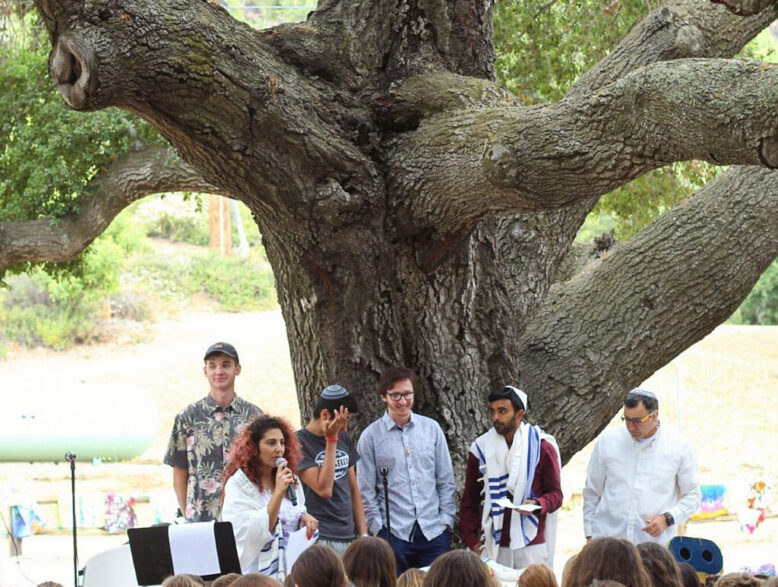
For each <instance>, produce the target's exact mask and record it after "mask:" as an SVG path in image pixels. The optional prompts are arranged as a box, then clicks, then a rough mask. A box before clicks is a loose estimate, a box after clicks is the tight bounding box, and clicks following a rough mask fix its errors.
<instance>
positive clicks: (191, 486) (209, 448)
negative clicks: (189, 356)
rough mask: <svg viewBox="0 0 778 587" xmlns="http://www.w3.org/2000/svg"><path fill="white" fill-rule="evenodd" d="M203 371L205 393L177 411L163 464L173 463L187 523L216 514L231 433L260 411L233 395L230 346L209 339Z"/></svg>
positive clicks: (236, 368)
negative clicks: (209, 389)
mask: <svg viewBox="0 0 778 587" xmlns="http://www.w3.org/2000/svg"><path fill="white" fill-rule="evenodd" d="M204 361H205V367H203V372H204V373H205V377H206V379H208V383H209V384H210V386H211V391H210V393H209V394H208V395H207V396H205V397H204V398H203V399H201V400H200V401H197V402H195V403H193V404H190V405H188V406H187V407H186V408H184V409H183V410H182V411H181V412H179V413H178V415H177V416H176V419H175V422H174V423H173V431H172V432H171V433H170V443H169V444H168V449H167V453H166V454H165V464H168V465H170V466H172V467H173V489H174V490H175V492H176V498H177V499H178V506H179V508H180V509H181V511H182V512H183V514H184V516H185V517H186V520H187V521H188V522H207V521H209V520H215V519H216V518H217V517H218V515H219V506H220V502H221V477H222V471H223V470H224V465H225V463H226V462H227V458H228V454H229V449H230V444H231V443H232V439H233V438H234V437H235V435H236V434H237V433H238V432H240V431H241V430H243V428H244V427H245V426H246V425H247V424H248V423H249V422H251V420H253V419H254V418H255V417H256V416H258V415H259V414H261V413H262V410H260V409H259V408H258V407H257V406H255V405H254V404H251V403H249V402H247V401H245V400H242V399H240V398H239V397H238V396H237V395H235V377H237V376H238V375H239V374H240V361H239V359H238V352H237V351H236V350H235V347H234V346H232V345H231V344H229V343H226V342H217V343H215V344H212V345H211V346H210V347H209V348H208V350H207V351H206V352H205V358H204Z"/></svg>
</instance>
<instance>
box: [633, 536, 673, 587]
mask: <svg viewBox="0 0 778 587" xmlns="http://www.w3.org/2000/svg"><path fill="white" fill-rule="evenodd" d="M637 548H638V552H639V553H640V558H641V560H642V561H643V567H645V569H646V572H647V573H648V576H649V577H651V583H652V585H653V586H654V587H678V585H680V584H681V572H680V570H678V563H676V562H675V559H674V558H673V555H672V554H670V551H669V550H667V549H666V548H665V547H664V546H660V545H658V544H657V543H656V542H643V543H642V544H638V547H637Z"/></svg>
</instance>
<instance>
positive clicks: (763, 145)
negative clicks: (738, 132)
mask: <svg viewBox="0 0 778 587" xmlns="http://www.w3.org/2000/svg"><path fill="white" fill-rule="evenodd" d="M759 158H760V159H761V160H762V162H763V163H764V164H765V166H767V167H770V168H771V169H775V168H776V167H778V137H766V138H763V139H762V140H761V141H760V142H759Z"/></svg>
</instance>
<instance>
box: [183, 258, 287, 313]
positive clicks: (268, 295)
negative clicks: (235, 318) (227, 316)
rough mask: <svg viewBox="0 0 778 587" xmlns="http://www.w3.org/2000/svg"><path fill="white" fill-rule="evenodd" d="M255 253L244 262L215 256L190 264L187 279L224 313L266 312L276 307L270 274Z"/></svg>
mask: <svg viewBox="0 0 778 587" xmlns="http://www.w3.org/2000/svg"><path fill="white" fill-rule="evenodd" d="M258 256H259V255H258V253H252V254H249V258H248V259H246V261H242V260H240V259H237V258H235V257H229V258H226V259H222V258H220V257H219V255H218V254H217V253H214V252H209V254H208V255H204V256H202V257H198V258H196V259H193V260H192V274H191V278H192V279H193V280H194V281H195V282H197V283H198V284H199V285H200V288H201V289H202V291H203V292H205V293H206V294H208V296H209V297H211V298H213V299H214V300H216V301H217V302H218V303H219V305H220V306H221V307H222V309H224V310H226V311H228V312H246V311H257V310H267V309H270V308H273V307H275V306H276V304H277V301H276V293H275V292H276V290H275V286H274V280H273V273H272V271H271V270H270V267H269V266H268V265H267V263H266V262H264V260H263V259H258V258H257V257H258Z"/></svg>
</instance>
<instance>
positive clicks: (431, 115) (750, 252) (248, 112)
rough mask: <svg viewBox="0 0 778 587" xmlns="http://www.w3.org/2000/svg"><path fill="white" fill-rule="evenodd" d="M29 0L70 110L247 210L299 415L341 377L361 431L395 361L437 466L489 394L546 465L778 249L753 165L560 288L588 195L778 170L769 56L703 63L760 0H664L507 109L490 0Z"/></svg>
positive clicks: (716, 313)
mask: <svg viewBox="0 0 778 587" xmlns="http://www.w3.org/2000/svg"><path fill="white" fill-rule="evenodd" d="M729 4H730V5H731V4H733V3H731V2H730V3H729ZM741 4H746V3H741ZM37 5H38V7H39V9H40V11H41V13H42V14H43V15H44V19H45V21H46V23H47V26H48V29H49V31H50V33H51V36H52V42H53V45H54V51H53V56H52V61H51V70H52V75H53V77H54V79H55V80H56V81H57V83H58V85H59V89H60V92H61V93H62V95H63V97H64V99H65V100H66V101H67V103H68V104H70V105H71V106H72V107H74V108H78V109H95V108H103V107H106V106H110V105H118V106H122V107H124V108H127V109H130V110H132V111H134V112H137V113H139V114H140V115H142V116H143V117H145V118H146V119H147V120H149V121H150V122H151V123H153V124H154V125H156V126H157V127H158V128H159V129H160V130H161V131H162V132H163V134H164V135H165V136H166V137H167V138H168V139H169V140H170V142H171V143H172V144H173V145H174V146H175V147H176V148H177V149H178V151H179V153H180V154H181V156H182V158H183V159H184V160H186V161H187V162H189V163H190V164H191V165H192V166H193V167H194V168H196V169H197V170H198V171H199V172H200V173H201V175H202V177H204V178H205V180H206V181H207V182H209V183H210V184H211V185H214V186H215V187H216V189H217V190H218V191H219V192H220V193H223V194H227V195H230V196H232V197H236V198H239V199H241V200H243V201H244V202H245V203H246V204H247V205H248V206H249V207H250V209H251V210H252V212H253V213H254V216H255V218H256V219H257V222H258V224H259V226H260V229H261V231H262V233H263V235H264V239H265V244H266V249H267V253H268V258H269V259H270V262H271V264H272V266H273V270H274V272H275V275H276V280H277V287H278V298H279V302H280V304H281V308H282V310H283V313H284V318H285V320H286V324H287V332H288V335H289V344H290V347H291V351H292V361H293V367H294V372H295V378H296V384H297V393H298V396H299V399H300V403H301V406H302V407H303V416H304V417H307V416H308V415H309V413H310V407H311V403H312V401H313V399H314V398H315V397H316V395H317V394H318V392H319V390H320V389H321V387H322V386H324V385H326V384H328V383H332V382H335V381H337V382H340V383H342V384H344V385H346V386H347V387H349V388H350V389H351V390H352V391H354V392H355V393H356V394H357V395H358V396H359V398H360V399H361V407H362V409H361V411H360V414H359V417H358V418H357V420H356V425H357V427H358V428H361V427H363V426H364V425H365V424H366V423H367V422H369V421H370V420H372V419H374V418H376V417H377V416H378V415H379V414H380V412H381V411H382V409H383V404H382V403H381V402H380V400H379V399H378V397H377V396H376V383H377V381H378V378H379V375H380V373H381V371H382V370H383V369H385V368H386V367H388V366H390V365H393V364H404V365H406V366H410V367H414V368H416V369H417V371H418V373H419V381H420V382H419V389H418V390H417V398H416V409H417V410H418V411H420V412H423V413H427V414H430V415H432V416H434V417H436V418H437V419H438V420H439V421H440V423H441V425H442V426H443V428H444V430H445V432H446V434H447V437H448V439H449V442H450V443H451V448H452V454H453V456H454V460H455V462H456V463H457V465H458V466H461V465H462V464H463V462H464V458H465V455H466V448H467V446H468V444H469V443H470V441H471V440H472V439H473V438H474V437H475V436H476V435H477V434H478V433H480V432H481V431H482V430H483V429H484V428H485V427H486V425H487V421H486V413H485V408H486V399H485V398H486V395H487V394H488V392H489V391H490V390H491V389H493V388H495V387H499V386H502V385H504V384H506V383H518V384H520V385H522V386H524V387H525V388H526V390H527V391H528V393H529V396H530V414H531V415H533V416H535V417H536V418H537V419H538V420H540V422H541V423H544V424H546V425H548V427H549V429H550V430H551V431H552V432H554V433H556V434H557V435H558V437H559V439H560V441H561V447H562V453H563V454H562V456H563V459H564V460H567V459H568V458H569V457H570V456H572V454H574V452H575V451H577V450H578V449H579V448H580V447H581V446H583V445H585V444H586V443H587V442H588V441H589V440H590V439H591V438H592V437H593V436H594V435H595V434H596V433H597V432H598V431H599V430H600V429H601V428H602V427H603V426H604V425H605V423H606V422H607V421H608V420H609V419H610V418H611V417H612V415H613V412H614V410H615V409H616V407H617V404H618V403H619V401H620V399H621V396H622V394H623V392H624V391H625V390H626V389H628V388H629V387H630V386H633V385H636V384H638V383H639V382H640V381H642V380H643V379H645V378H647V377H648V376H649V375H651V373H652V372H653V371H654V370H656V369H658V368H659V367H661V366H662V365H663V364H665V363H666V362H667V361H669V360H671V359H672V358H673V357H674V356H675V355H677V354H678V353H680V352H681V351H682V350H684V349H685V348H687V347H688V346H689V345H690V344H692V343H693V342H695V341H696V340H698V339H699V338H700V337H701V336H703V335H704V334H705V333H706V332H709V331H710V330H712V329H713V328H714V327H715V326H716V325H717V324H719V323H720V322H721V321H722V320H723V319H724V318H725V317H726V316H727V313H728V312H730V311H731V310H732V309H734V307H736V305H737V304H738V303H739V301H740V300H742V298H743V297H744V296H745V294H746V293H747V290H748V289H749V286H750V284H753V283H754V282H755V281H756V279H757V278H758V275H759V272H760V271H761V270H762V269H763V268H764V267H766V266H767V264H769V262H770V261H771V260H772V259H773V258H775V256H776V254H778V219H776V210H778V203H777V202H776V200H775V197H774V195H775V193H777V192H776V187H775V185H774V183H775V179H774V174H773V173H772V172H769V171H765V170H762V169H759V170H753V169H750V170H745V171H739V172H734V173H733V174H732V175H731V176H730V177H732V178H734V179H730V180H727V181H729V182H730V183H726V181H724V180H722V181H721V182H718V183H716V184H715V185H714V186H711V187H710V188H709V191H704V192H702V193H700V194H698V195H697V196H696V197H695V198H693V199H692V200H690V202H688V203H687V204H685V205H684V206H682V207H680V208H679V209H678V210H677V211H675V212H673V213H672V214H670V215H668V216H666V217H665V218H663V219H661V220H660V221H659V222H657V223H656V224H655V225H654V226H652V227H650V228H649V229H647V230H646V231H645V232H644V234H642V235H640V236H639V237H638V238H637V239H634V240H633V241H632V242H631V243H629V244H626V245H624V246H623V247H621V248H619V249H618V250H617V251H616V252H614V253H612V255H611V253H609V255H611V257H610V258H608V259H607V261H603V262H602V263H601V264H600V265H599V266H597V267H596V268H595V269H593V270H587V271H584V272H582V273H581V274H579V275H577V276H574V277H571V278H569V279H565V280H561V279H558V275H561V274H562V272H560V265H561V264H562V263H563V261H564V260H565V259H566V258H567V259H569V258H570V256H569V252H570V247H571V243H572V241H573V238H574V236H575V233H576V231H577V229H578V228H579V227H580V225H581V223H582V222H583V220H584V218H585V216H586V214H587V212H588V211H589V210H590V209H591V208H592V206H594V204H595V203H596V201H597V197H599V196H600V195H601V194H602V193H603V192H604V191H606V190H609V189H612V188H613V187H616V186H618V185H621V184H623V183H625V182H627V181H629V180H631V179H632V178H634V177H636V176H638V175H640V174H642V173H645V172H646V171H648V170H650V169H654V168H657V167H660V166H662V165H665V164H667V163H669V162H673V161H678V160H685V159H689V158H695V157H696V158H704V159H707V160H712V161H714V162H716V161H718V162H722V161H726V162H728V163H731V164H749V165H761V166H764V167H773V166H776V165H778V148H776V145H778V117H776V115H775V109H774V98H773V93H774V87H775V82H776V79H777V78H778V69H776V68H775V66H755V65H751V64H744V63H740V62H732V61H729V62H722V61H719V60H717V59H715V58H716V57H731V56H732V55H733V54H734V52H735V51H737V49H738V48H739V47H741V46H742V45H743V44H744V43H745V42H747V40H748V39H750V38H752V37H753V36H754V35H755V34H756V33H757V32H758V31H759V30H761V29H762V28H764V27H765V26H767V24H768V23H769V16H766V14H765V13H758V14H756V15H755V16H751V17H748V18H739V17H737V16H735V15H733V14H732V13H730V12H728V11H727V10H726V9H724V8H723V7H720V6H714V5H713V4H709V3H701V2H699V0H676V1H673V2H671V3H670V4H669V5H668V6H667V7H663V8H662V9H660V10H659V11H657V12H655V13H653V14H651V15H649V17H648V18H647V19H646V21H645V23H644V24H643V25H640V26H639V27H636V28H635V29H633V32H632V33H630V35H628V37H627V38H626V39H625V41H624V43H622V45H620V46H619V47H618V48H616V50H614V52H612V53H611V55H610V56H609V57H608V58H607V59H606V60H605V61H604V62H603V65H601V66H598V67H596V68H595V69H594V70H593V71H592V73H591V74H589V75H587V76H584V78H582V80H581V81H580V82H579V83H578V84H577V85H576V86H575V87H574V88H573V90H572V91H571V93H570V94H569V96H567V97H566V98H565V99H564V100H562V101H560V102H559V103H558V104H555V105H551V106H549V107H545V108H524V107H522V106H521V105H520V104H518V103H517V101H516V100H515V99H514V98H513V97H512V96H510V95H508V94H507V93H506V92H505V91H503V90H502V89H500V88H499V87H497V86H496V85H495V84H494V83H493V82H492V79H493V77H494V73H493V56H494V50H493V47H492V41H491V9H490V6H491V2H490V1H489V0H400V1H396V0H391V1H390V0H360V1H354V2H340V1H336V0H321V2H320V3H319V8H318V10H316V11H315V12H314V13H313V14H312V15H311V16H310V17H309V19H308V22H307V23H301V24H295V25H284V26H280V27H277V28H275V29H272V30H268V31H263V32H256V31H253V30H252V29H250V28H249V27H247V26H246V25H242V24H240V23H237V22H235V21H234V20H232V19H231V18H230V17H229V16H228V15H227V14H226V12H224V11H223V10H221V9H219V8H218V7H215V6H213V5H212V4H211V3H207V2H188V1H184V0H169V1H167V2H164V3H163V4H159V2H158V0H153V1H152V0H123V2H121V3H116V2H114V1H113V0H93V1H91V2H88V3H83V2H77V1H75V0H37ZM751 5H752V6H757V5H759V3H753V2H752V3H751ZM767 10H770V9H769V8H768V9H767ZM152 47H153V49H152ZM689 57H695V58H697V59H681V58H689ZM701 58H704V59H701ZM738 227H740V228H739V229H740V230H741V231H742V233H743V234H740V233H739V232H738ZM714 242H716V243H720V246H713V243H714ZM565 278H567V275H565ZM552 284H553V285H552ZM258 335H261V333H258Z"/></svg>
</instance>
